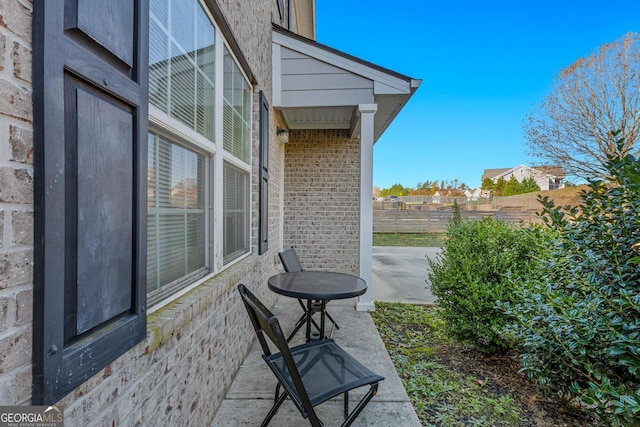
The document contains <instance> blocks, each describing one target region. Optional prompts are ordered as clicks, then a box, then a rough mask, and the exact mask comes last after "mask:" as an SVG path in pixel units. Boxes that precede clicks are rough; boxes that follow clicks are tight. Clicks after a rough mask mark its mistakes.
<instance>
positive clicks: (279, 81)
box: [272, 25, 421, 142]
mask: <svg viewBox="0 0 640 427" xmlns="http://www.w3.org/2000/svg"><path fill="white" fill-rule="evenodd" d="M272 47H273V106H274V108H276V109H278V110H280V111H281V112H282V117H283V119H284V121H285V122H286V126H287V127H288V128H289V129H350V130H351V134H352V136H354V137H356V136H358V132H359V129H360V126H359V116H358V106H359V105H362V104H376V105H377V112H376V114H375V116H374V142H375V141H377V140H378V138H379V137H380V136H381V135H382V133H383V132H384V131H385V130H386V129H387V127H388V126H389V125H390V124H391V122H392V121H393V120H394V119H395V117H396V116H397V115H398V113H399V112H400V110H402V108H403V107H404V105H405V104H406V103H407V101H409V98H411V96H412V95H413V93H414V92H415V91H416V90H417V89H418V87H419V86H420V83H421V80H416V79H413V78H411V77H407V76H403V75H401V74H398V73H396V72H394V71H391V70H388V69H385V68H382V67H379V66H377V65H375V64H372V63H370V62H367V61H363V60H361V59H359V58H356V57H354V56H351V55H348V54H346V53H344V52H340V51H338V50H335V49H332V48H330V47H328V46H325V45H322V44H320V43H318V42H315V41H313V40H310V39H307V38H305V37H302V36H299V35H297V34H295V33H292V32H290V31H287V30H285V29H284V28H282V27H279V26H277V25H274V27H273V38H272Z"/></svg>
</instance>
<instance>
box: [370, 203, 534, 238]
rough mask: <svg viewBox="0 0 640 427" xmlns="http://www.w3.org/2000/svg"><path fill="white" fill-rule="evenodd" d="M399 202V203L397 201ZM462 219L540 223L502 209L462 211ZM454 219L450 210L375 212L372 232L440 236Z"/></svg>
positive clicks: (518, 211) (530, 215)
mask: <svg viewBox="0 0 640 427" xmlns="http://www.w3.org/2000/svg"><path fill="white" fill-rule="evenodd" d="M396 203H400V202H396ZM460 215H461V217H462V218H467V219H469V220H480V219H482V218H485V217H493V218H495V219H499V220H503V221H508V222H510V223H513V224H518V225H519V224H522V225H524V226H527V225H529V224H531V223H534V222H541V221H540V218H539V217H538V216H537V215H536V211H535V210H529V209H527V210H523V209H521V208H502V209H497V210H474V209H461V210H460ZM452 217H453V208H452V207H440V208H438V209H398V208H397V207H396V209H384V210H383V209H374V210H373V232H374V233H443V232H445V231H446V230H447V226H448V225H449V220H450V219H451V218H452Z"/></svg>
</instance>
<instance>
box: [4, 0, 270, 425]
mask: <svg viewBox="0 0 640 427" xmlns="http://www.w3.org/2000/svg"><path fill="white" fill-rule="evenodd" d="M219 3H220V2H219ZM222 7H223V9H224V11H225V14H226V18H227V22H228V23H229V25H230V26H231V27H232V30H233V31H234V34H235V36H236V38H240V37H243V38H246V40H242V42H241V45H242V46H241V47H242V49H243V51H244V52H245V55H246V57H247V58H248V60H249V61H250V63H251V64H250V65H251V67H252V71H253V73H254V74H255V75H256V79H257V80H258V82H259V89H263V90H265V92H266V93H267V95H268V97H269V98H271V58H270V55H271V38H270V34H271V13H272V11H271V10H273V13H277V3H276V2H273V1H270V0H262V1H259V2H222ZM254 12H255V13H254ZM31 92H32V86H31V3H30V2H29V1H28V0H0V405H17V404H23V405H29V404H31V382H32V378H31V351H32V350H31V346H32V317H33V310H32V307H33V305H32V304H33V303H32V299H33V238H34V236H33V165H32V153H33V148H32V147H33V126H32V120H33V117H32V99H31ZM256 94H257V91H256ZM60 101H61V102H62V100H60ZM270 102H271V100H270ZM254 118H255V116H254ZM273 120H274V117H273V116H272V117H271V121H272V128H275V125H274V124H273ZM253 125H254V128H253V134H254V141H257V136H256V135H257V126H258V121H257V120H254V124H253ZM274 130H275V129H274ZM272 141H275V131H274V132H273V133H272ZM254 148H257V146H256V147H254ZM278 150H279V148H278V144H277V143H275V142H274V143H273V144H272V146H271V147H270V152H271V156H270V157H271V160H272V161H273V162H274V163H273V164H272V168H271V177H270V178H271V181H270V184H271V187H270V200H271V205H272V208H271V211H272V213H273V214H272V215H271V218H270V224H271V229H270V232H271V236H272V239H271V240H272V242H274V243H273V244H271V245H270V252H269V253H268V254H267V255H266V256H262V257H257V256H255V255H251V256H249V257H248V258H245V259H243V260H242V261H240V262H237V263H236V264H235V265H233V266H232V267H231V268H229V269H227V270H225V271H224V272H222V273H221V274H218V275H217V276H215V277H214V278H212V279H210V280H208V281H207V282H205V283H203V284H202V285H200V286H198V287H196V288H195V289H193V290H191V291H190V292H188V293H186V294H185V295H183V296H182V297H180V298H179V299H178V300H176V301H175V302H173V303H171V304H169V305H167V306H165V307H163V308H161V309H159V310H157V311H155V312H153V313H150V315H149V318H148V334H147V339H146V340H144V341H143V342H141V343H140V344H138V345H137V346H135V347H134V348H132V349H131V350H130V351H128V352H127V353H125V354H124V355H123V356H121V357H120V358H118V359H117V360H115V361H113V362H112V363H111V364H110V365H108V366H107V367H106V368H104V369H103V370H101V371H100V372H98V373H97V374H96V375H94V376H93V377H91V378H90V379H89V380H88V381H86V382H85V383H83V384H82V385H81V386H80V387H78V388H77V389H75V390H74V391H72V392H71V393H70V394H68V395H67V396H65V397H64V398H62V399H61V400H60V401H59V402H57V404H58V405H59V407H60V408H61V409H63V410H64V415H65V421H66V422H67V425H83V426H90V425H99V426H103V425H119V424H122V425H153V424H156V425H187V424H189V425H207V424H209V423H210V422H211V420H212V419H213V416H214V414H215V412H216V410H217V408H218V407H219V405H220V402H221V401H222V399H223V398H224V396H225V393H226V390H227V389H228V387H229V386H230V384H231V382H232V380H233V377H234V375H235V372H236V371H237V369H238V368H239V366H240V364H241V363H242V361H243V360H244V357H245V355H246V354H247V351H248V349H249V346H250V344H251V341H252V340H253V338H254V336H255V334H254V333H253V331H252V329H251V326H250V323H249V320H248V317H247V314H246V311H245V309H244V307H243V306H242V302H241V300H240V298H239V296H238V294H237V291H236V288H235V286H236V284H237V283H240V282H243V283H245V284H246V285H247V286H248V287H250V288H251V289H252V291H253V292H254V293H256V294H257V295H258V297H259V298H261V299H263V300H264V301H265V303H266V304H268V305H272V304H273V303H274V302H275V299H276V295H275V294H274V293H272V292H270V291H269V290H268V289H267V287H266V277H268V276H270V275H272V274H275V272H276V271H277V268H278V265H277V264H276V262H275V259H276V257H277V255H276V252H277V244H276V243H275V242H277V240H278V227H277V224H278V217H277V213H278V193H277V191H278V188H279V187H278V182H279V177H278V176H277V170H278V166H279V165H278V163H277V159H278ZM255 158H257V157H254V159H255ZM254 172H256V173H257V163H256V165H255V166H254ZM255 176H256V177H257V175H255ZM256 180H257V178H255V179H254V181H256ZM254 184H255V182H254ZM254 188H255V185H254ZM254 194H256V193H255V192H254ZM254 206H255V203H254ZM254 209H255V208H254ZM252 239H253V240H252V241H254V240H255V235H254V236H253V238H252Z"/></svg>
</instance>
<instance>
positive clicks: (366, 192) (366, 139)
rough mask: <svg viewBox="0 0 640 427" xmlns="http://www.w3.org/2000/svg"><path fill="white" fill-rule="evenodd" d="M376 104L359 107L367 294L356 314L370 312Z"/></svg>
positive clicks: (362, 256)
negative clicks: (374, 117) (374, 119)
mask: <svg viewBox="0 0 640 427" xmlns="http://www.w3.org/2000/svg"><path fill="white" fill-rule="evenodd" d="M377 110H378V105H377V104H360V105H359V106H358V112H359V114H360V277H362V278H363V279H364V280H365V281H366V282H367V285H368V286H367V292H366V293H365V294H363V295H361V296H360V297H359V298H358V301H357V303H356V310H357V311H373V310H375V305H374V304H373V299H372V297H371V287H372V283H371V281H372V269H373V267H372V257H373V142H374V141H373V138H374V135H373V115H374V114H375V113H376V111H377Z"/></svg>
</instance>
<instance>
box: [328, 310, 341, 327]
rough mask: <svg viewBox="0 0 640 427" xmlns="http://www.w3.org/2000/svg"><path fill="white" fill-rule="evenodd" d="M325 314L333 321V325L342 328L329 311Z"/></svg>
mask: <svg viewBox="0 0 640 427" xmlns="http://www.w3.org/2000/svg"><path fill="white" fill-rule="evenodd" d="M325 315H326V316H327V318H328V319H329V320H330V321H331V323H333V326H335V327H336V329H340V325H338V323H337V322H336V321H335V320H333V317H331V315H330V314H329V312H328V311H327V312H326V313H325Z"/></svg>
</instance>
